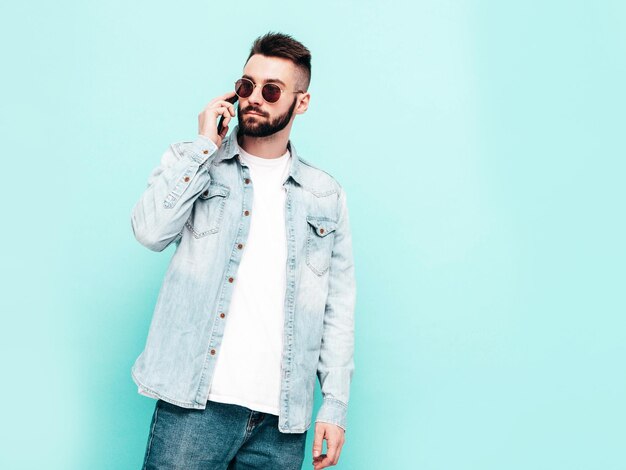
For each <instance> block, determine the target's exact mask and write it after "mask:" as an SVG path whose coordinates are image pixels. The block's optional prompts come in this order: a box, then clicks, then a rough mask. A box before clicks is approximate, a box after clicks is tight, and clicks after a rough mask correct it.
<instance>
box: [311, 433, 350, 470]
mask: <svg viewBox="0 0 626 470" xmlns="http://www.w3.org/2000/svg"><path fill="white" fill-rule="evenodd" d="M324 439H326V454H322V443H323V440H324ZM344 442H345V437H344V431H343V430H342V429H341V428H339V427H337V426H332V425H323V424H317V425H316V426H315V437H314V440H313V466H314V470H320V469H322V468H326V467H330V466H332V465H337V462H339V455H340V454H341V448H342V447H343V444H344Z"/></svg>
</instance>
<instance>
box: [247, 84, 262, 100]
mask: <svg viewBox="0 0 626 470" xmlns="http://www.w3.org/2000/svg"><path fill="white" fill-rule="evenodd" d="M261 88H262V86H260V85H257V86H255V87H254V89H253V90H252V94H251V95H250V96H248V101H249V102H250V104H261V103H263V95H262V93H261Z"/></svg>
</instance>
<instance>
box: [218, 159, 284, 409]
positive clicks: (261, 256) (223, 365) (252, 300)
mask: <svg viewBox="0 0 626 470" xmlns="http://www.w3.org/2000/svg"><path fill="white" fill-rule="evenodd" d="M239 155H240V158H241V160H242V161H243V162H244V163H246V164H247V165H248V167H249V169H250V179H251V180H252V182H251V184H252V191H253V198H252V199H253V200H252V209H251V211H250V217H251V219H250V232H249V236H248V240H247V243H246V244H245V245H244V247H243V253H242V258H241V262H240V264H239V268H238V270H237V274H236V275H235V276H234V277H235V283H234V284H233V295H232V300H231V304H230V308H229V311H227V312H226V318H225V320H226V325H225V329H224V338H223V340H222V346H221V351H218V357H217V362H216V364H215V372H214V376H213V381H212V383H211V388H210V390H209V396H208V399H209V400H211V401H217V402H221V403H234V404H238V405H241V406H245V407H247V408H250V409H252V410H255V411H262V412H264V413H271V414H274V415H278V414H279V401H280V382H281V358H282V351H283V331H284V303H285V289H286V282H287V280H286V264H287V236H286V231H285V197H286V191H285V188H284V187H283V185H282V183H283V181H284V180H285V178H286V177H287V175H288V174H289V167H290V164H291V155H290V153H289V150H287V151H286V152H285V153H284V154H283V155H282V156H281V157H278V158H262V157H257V156H254V155H251V154H249V153H247V152H246V151H245V150H243V149H242V148H241V147H239Z"/></svg>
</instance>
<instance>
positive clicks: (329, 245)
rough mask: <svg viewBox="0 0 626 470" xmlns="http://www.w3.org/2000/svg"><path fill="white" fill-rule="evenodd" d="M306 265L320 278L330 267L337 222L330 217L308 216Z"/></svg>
mask: <svg viewBox="0 0 626 470" xmlns="http://www.w3.org/2000/svg"><path fill="white" fill-rule="evenodd" d="M306 221H307V222H308V224H307V225H308V227H307V228H308V234H307V241H306V264H307V265H308V266H309V268H311V269H312V270H313V272H314V273H315V274H317V275H318V276H321V275H323V274H324V273H325V272H326V271H327V270H328V268H329V266H330V258H331V255H332V251H333V243H334V241H335V229H336V228H337V222H336V221H334V220H332V219H329V218H328V217H315V216H312V215H309V216H307V218H306Z"/></svg>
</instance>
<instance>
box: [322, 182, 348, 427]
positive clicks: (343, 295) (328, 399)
mask: <svg viewBox="0 0 626 470" xmlns="http://www.w3.org/2000/svg"><path fill="white" fill-rule="evenodd" d="M338 204H339V216H338V219H337V228H336V231H335V241H334V246H333V252H332V257H331V261H330V274H329V276H330V278H329V291H328V297H327V300H326V310H325V312H324V330H323V333H322V345H321V350H320V357H319V362H318V367H317V376H318V379H319V381H320V385H321V389H322V395H323V402H322V405H321V407H320V409H319V411H318V413H317V417H316V419H315V421H316V422H318V421H322V422H326V423H332V424H336V425H337V426H340V427H342V428H343V429H344V430H345V429H346V418H347V409H348V398H349V395H350V383H351V381H352V374H353V371H354V307H355V301H356V282H355V276H354V261H353V256H352V235H351V233H350V224H349V220H348V207H347V200H346V195H345V192H344V191H343V189H342V190H341V193H340V194H339V198H338Z"/></svg>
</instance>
